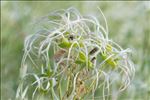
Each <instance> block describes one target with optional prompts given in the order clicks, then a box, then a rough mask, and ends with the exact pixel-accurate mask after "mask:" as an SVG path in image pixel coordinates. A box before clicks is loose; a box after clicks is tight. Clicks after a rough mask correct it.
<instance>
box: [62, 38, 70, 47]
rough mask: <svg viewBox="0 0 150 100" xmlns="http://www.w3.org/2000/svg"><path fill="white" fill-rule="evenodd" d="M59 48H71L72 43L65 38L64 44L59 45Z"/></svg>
mask: <svg viewBox="0 0 150 100" xmlns="http://www.w3.org/2000/svg"><path fill="white" fill-rule="evenodd" d="M59 46H60V47H61V48H70V46H71V43H70V42H69V41H68V40H67V39H66V38H63V40H62V42H61V43H60V44H59Z"/></svg>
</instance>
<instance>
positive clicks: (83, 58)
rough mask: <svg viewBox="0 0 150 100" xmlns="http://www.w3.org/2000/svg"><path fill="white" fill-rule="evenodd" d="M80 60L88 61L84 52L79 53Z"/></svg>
mask: <svg viewBox="0 0 150 100" xmlns="http://www.w3.org/2000/svg"><path fill="white" fill-rule="evenodd" d="M79 58H80V59H81V60H83V61H86V56H85V54H84V53H83V52H79Z"/></svg>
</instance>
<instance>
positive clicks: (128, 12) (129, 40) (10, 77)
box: [1, 1, 150, 100]
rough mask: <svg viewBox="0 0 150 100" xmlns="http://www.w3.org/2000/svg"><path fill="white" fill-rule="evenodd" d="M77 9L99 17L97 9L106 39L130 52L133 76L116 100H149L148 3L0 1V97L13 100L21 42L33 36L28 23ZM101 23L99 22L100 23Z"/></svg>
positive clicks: (149, 33) (149, 27) (149, 28)
mask: <svg viewBox="0 0 150 100" xmlns="http://www.w3.org/2000/svg"><path fill="white" fill-rule="evenodd" d="M71 6H73V7H75V8H77V9H78V10H79V11H80V12H81V13H82V14H85V15H89V14H95V16H97V17H99V18H101V16H100V15H99V12H98V10H97V7H100V8H101V9H102V11H103V12H104V14H105V16H106V18H107V21H108V27H109V32H110V33H109V37H110V38H111V39H113V40H114V41H115V42H117V43H119V44H120V45H121V46H122V47H123V48H127V47H130V48H132V49H133V54H132V59H133V61H134V63H135V69H136V73H135V77H134V80H133V81H132V84H131V85H130V87H129V88H128V89H126V90H125V91H124V92H123V93H122V94H121V95H117V97H116V98H117V99H118V100H149V99H150V74H149V72H150V2H148V1H147V2H146V1H145V2H120V1H118V2H117V1H114V2H96V1H95V2H90V1H88V2H87V1H82V2H79V1H70V2H69V1H62V2H60V1H55V2H52V1H51V2H48V1H43V2H40V1H39V2H33V1H32V2H26V1H20V2H17V1H15V2H14V1H13V2H6V1H3V2H1V58H2V59H1V91H2V93H1V98H2V100H14V98H15V92H16V89H17V86H18V82H19V68H20V65H21V64H20V63H21V59H22V55H23V43H24V39H25V37H26V36H27V35H28V34H33V32H34V30H32V28H33V27H34V26H32V23H33V22H34V21H35V20H37V19H39V18H41V17H42V16H45V15H47V14H48V13H49V12H51V11H53V10H57V9H62V8H63V9H66V8H68V7H71ZM100 21H101V22H102V23H104V22H103V20H100Z"/></svg>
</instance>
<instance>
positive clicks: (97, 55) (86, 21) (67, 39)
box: [16, 8, 134, 100]
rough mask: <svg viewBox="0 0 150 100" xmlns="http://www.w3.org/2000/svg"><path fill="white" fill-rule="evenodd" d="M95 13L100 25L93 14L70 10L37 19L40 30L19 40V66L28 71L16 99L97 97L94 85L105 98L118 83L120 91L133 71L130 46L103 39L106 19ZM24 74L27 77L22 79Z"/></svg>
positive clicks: (106, 38) (59, 99)
mask: <svg viewBox="0 0 150 100" xmlns="http://www.w3.org/2000/svg"><path fill="white" fill-rule="evenodd" d="M100 12H101V10H100ZM101 14H102V16H103V18H104V21H105V22H106V29H105V28H104V27H103V26H102V25H101V24H100V23H99V21H98V20H97V18H95V17H94V16H85V17H83V16H82V15H81V14H80V13H79V12H78V11H77V10H76V9H75V8H68V9H67V10H58V11H54V12H52V13H50V14H49V15H47V16H45V17H44V18H42V19H41V20H40V22H38V25H40V26H42V28H41V30H40V31H39V32H38V33H36V34H33V35H30V36H28V37H27V38H26V40H25V44H24V56H23V59H22V68H21V69H24V68H23V67H24V66H28V67H27V68H28V69H27V72H26V73H25V74H26V75H24V77H23V78H22V79H21V80H22V81H21V83H20V85H19V87H18V90H17V95H16V97H17V98H19V99H24V98H27V95H30V96H31V97H32V99H35V98H36V97H37V95H38V94H39V93H44V95H45V98H48V97H49V98H51V99H53V100H73V99H85V100H86V99H89V98H93V99H94V98H98V97H96V96H95V94H96V91H97V90H98V89H100V90H102V92H100V94H99V95H100V96H102V97H103V99H105V98H108V97H109V95H111V92H112V90H111V87H112V86H113V85H116V86H117V87H119V88H118V92H120V91H123V90H124V89H126V88H127V86H128V85H129V84H130V81H131V79H132V77H133V75H134V66H133V63H132V61H131V60H130V59H129V53H130V52H131V50H130V49H125V50H124V49H123V48H121V47H120V46H119V45H118V44H117V43H115V42H114V41H112V40H110V39H109V38H108V27H107V20H106V18H105V16H104V14H103V13H102V12H101ZM30 66H35V69H32V70H31V68H30ZM21 74H22V73H21ZM116 76H117V77H118V78H116ZM28 77H33V78H32V80H30V82H28V83H26V81H27V78H28ZM29 90H31V91H33V92H32V94H29V93H28V91H29ZM106 95H107V96H106ZM30 96H28V97H30ZM29 99H30V98H29Z"/></svg>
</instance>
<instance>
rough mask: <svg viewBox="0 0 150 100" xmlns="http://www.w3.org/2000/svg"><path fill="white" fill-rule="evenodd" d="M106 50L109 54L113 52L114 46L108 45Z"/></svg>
mask: <svg viewBox="0 0 150 100" xmlns="http://www.w3.org/2000/svg"><path fill="white" fill-rule="evenodd" d="M106 50H107V51H108V52H112V46H111V45H110V44H107V45H106Z"/></svg>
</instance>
